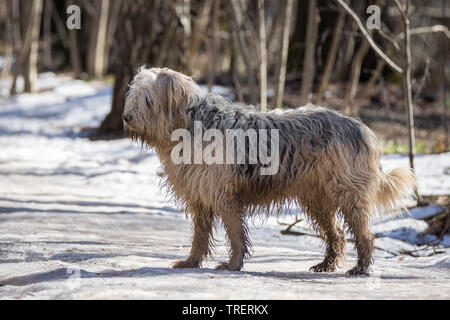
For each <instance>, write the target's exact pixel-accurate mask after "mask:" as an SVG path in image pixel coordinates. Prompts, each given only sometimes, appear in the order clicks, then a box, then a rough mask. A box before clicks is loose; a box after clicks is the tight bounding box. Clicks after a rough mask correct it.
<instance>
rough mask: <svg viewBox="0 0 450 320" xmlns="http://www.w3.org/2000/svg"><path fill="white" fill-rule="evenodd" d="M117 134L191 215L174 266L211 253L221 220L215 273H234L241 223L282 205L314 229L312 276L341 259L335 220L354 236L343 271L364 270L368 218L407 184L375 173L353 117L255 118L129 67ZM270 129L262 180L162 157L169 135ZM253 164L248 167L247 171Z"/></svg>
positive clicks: (239, 260)
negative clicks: (225, 245)
mask: <svg viewBox="0 0 450 320" xmlns="http://www.w3.org/2000/svg"><path fill="white" fill-rule="evenodd" d="M124 119H126V121H125V122H124V126H125V129H126V130H127V131H128V132H129V133H130V134H131V136H132V137H133V138H135V139H139V140H141V141H142V142H143V143H145V144H148V145H149V146H151V147H154V148H155V150H156V152H157V154H158V156H159V158H160V160H161V162H162V170H161V175H162V177H163V179H164V180H163V181H164V182H165V183H166V186H167V187H168V190H169V191H170V192H171V194H172V195H173V196H174V198H175V199H176V200H178V201H179V202H180V203H182V204H183V205H184V206H185V207H186V211H187V212H188V213H189V214H190V215H191V216H192V219H193V225H194V235H193V238H192V248H191V252H190V254H189V257H188V258H187V260H184V261H179V262H177V263H176V264H175V265H174V267H175V268H198V267H200V265H201V263H202V261H203V259H204V258H205V257H206V256H207V255H208V254H209V253H210V252H211V248H212V245H213V243H212V231H213V226H214V223H215V222H216V221H218V220H219V219H220V220H221V221H222V223H223V225H224V227H225V230H226V233H227V237H228V241H229V247H230V260H229V262H227V263H223V264H221V265H219V266H218V268H219V269H228V270H240V269H241V268H242V266H243V261H244V259H245V258H247V257H248V256H249V253H250V241H249V237H248V228H247V224H246V219H247V216H248V215H252V214H263V213H267V214H276V213H279V212H280V211H281V209H282V208H283V207H285V206H286V205H289V204H292V203H293V204H295V205H298V206H300V207H301V208H302V209H303V211H304V212H305V214H306V215H307V216H308V218H309V219H310V221H311V222H312V225H313V226H314V228H315V229H316V230H317V231H318V232H320V234H321V235H322V237H323V239H324V241H325V243H326V253H325V259H324V261H323V262H321V263H319V264H318V265H315V266H313V267H312V268H311V270H312V271H315V272H327V271H334V270H335V269H336V267H337V265H338V263H339V261H340V260H341V259H342V258H343V257H344V255H345V247H346V246H345V232H344V230H343V228H342V227H341V225H340V219H339V217H341V218H342V220H343V221H344V223H345V225H346V226H347V227H348V229H349V231H351V233H352V234H353V236H354V240H355V247H356V251H357V254H358V262H357V265H356V267H354V268H353V269H351V270H349V271H348V273H349V274H367V273H368V269H369V266H370V264H371V263H372V253H373V235H372V233H371V231H370V229H369V222H370V218H371V217H372V216H373V215H374V214H376V213H383V212H387V211H394V210H398V209H400V208H403V207H404V205H403V202H402V201H403V200H404V198H405V197H407V196H409V195H411V194H413V191H414V188H415V178H414V175H413V173H412V172H411V171H410V170H409V169H406V168H400V169H395V170H392V171H391V172H389V173H387V174H385V173H383V172H382V171H381V167H380V152H379V150H378V148H377V143H376V138H375V136H374V134H373V133H372V131H371V130H370V129H369V128H367V127H366V126H365V125H364V124H362V123H361V122H360V121H357V120H355V119H352V118H349V117H346V116H343V115H341V114H339V113H337V112H335V111H332V110H328V109H325V108H321V107H314V106H306V107H302V108H297V109H292V110H288V111H272V112H268V113H261V112H255V111H254V110H253V109H252V107H251V106H249V107H239V106H237V105H235V104H232V103H231V102H229V101H227V100H225V99H223V98H221V97H219V96H215V95H205V94H204V93H202V90H201V89H200V88H199V87H198V85H197V84H196V83H195V82H194V81H193V80H192V79H191V78H189V77H187V76H185V75H183V74H181V73H178V72H175V71H172V70H170V69H159V68H152V69H145V68H142V69H140V70H139V72H138V74H137V75H136V77H135V79H134V80H133V82H132V84H131V87H130V91H129V93H128V95H127V99H126V104H125V109H124ZM194 120H195V121H202V123H203V125H204V127H205V129H208V128H216V129H219V130H221V131H224V130H226V129H229V128H241V129H248V128H255V129H261V128H272V129H273V128H275V129H279V130H280V150H281V154H280V169H279V171H278V173H277V174H275V175H273V176H262V175H260V174H259V173H258V170H254V168H253V169H252V167H251V166H250V167H249V166H242V165H237V164H236V165H233V164H222V165H219V164H213V165H207V164H179V165H175V164H174V163H173V162H172V160H171V151H172V149H173V147H174V146H175V145H176V144H177V142H174V141H171V133H172V132H173V131H174V130H175V129H179V128H186V129H191V128H192V123H193V121H194ZM254 166H256V167H258V165H254Z"/></svg>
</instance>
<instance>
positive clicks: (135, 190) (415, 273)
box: [0, 73, 450, 299]
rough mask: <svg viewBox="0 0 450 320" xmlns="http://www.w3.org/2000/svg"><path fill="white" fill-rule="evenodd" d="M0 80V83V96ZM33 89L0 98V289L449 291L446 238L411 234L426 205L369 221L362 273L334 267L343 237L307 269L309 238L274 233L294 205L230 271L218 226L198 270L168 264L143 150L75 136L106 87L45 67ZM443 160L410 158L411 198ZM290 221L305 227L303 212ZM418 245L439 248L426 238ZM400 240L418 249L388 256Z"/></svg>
mask: <svg viewBox="0 0 450 320" xmlns="http://www.w3.org/2000/svg"><path fill="white" fill-rule="evenodd" d="M7 87H8V80H4V81H0V95H1V93H4V92H7V90H6V89H5V88H7ZM39 88H40V90H41V92H40V93H37V94H21V95H18V96H16V97H14V98H11V99H6V98H5V96H3V100H1V98H0V103H1V105H0V145H1V152H0V298H2V299H124V298H125V299H134V298H143V299H314V298H319V299H372V298H376V299H378V298H381V299H386V298H396V299H413V298H424V299H431V298H438V299H439V298H440V299H448V298H449V297H450V272H449V270H450V257H449V253H450V248H449V247H450V237H449V236H446V237H445V238H444V239H443V240H442V241H440V243H439V239H437V238H436V237H434V236H429V235H427V236H423V235H422V234H421V232H422V231H424V230H425V229H426V227H427V225H426V223H425V222H424V221H423V220H422V219H424V218H426V217H429V216H431V215H433V214H435V213H436V212H439V211H438V210H440V208H439V207H437V206H429V207H425V208H419V209H414V210H411V214H407V213H404V214H400V215H398V216H387V217H384V218H383V219H377V220H376V221H374V222H373V224H372V230H373V232H374V233H375V234H376V237H377V238H376V240H375V245H376V247H377V248H378V249H377V250H376V251H375V265H374V267H373V275H372V276H370V277H349V276H346V275H345V271H346V270H347V269H349V268H350V267H351V266H352V265H353V264H354V263H355V253H354V250H353V248H352V245H351V244H349V245H348V261H346V262H345V263H343V265H342V267H341V268H339V269H338V270H337V271H336V272H333V273H329V274H314V273H310V272H308V269H309V267H311V266H312V265H314V264H316V263H318V262H320V261H321V259H322V257H323V250H324V248H323V245H322V243H321V241H320V240H319V239H317V238H315V237H312V236H300V237H298V236H288V235H282V234H281V233H280V231H282V230H284V229H285V228H286V226H284V225H280V224H279V222H285V223H291V222H292V221H293V220H294V215H295V214H300V211H299V210H291V211H290V212H289V213H287V214H286V215H285V216H283V217H281V218H279V219H276V218H274V217H270V218H268V219H267V220H266V221H259V220H255V221H252V223H251V224H250V230H251V238H252V241H253V249H254V253H253V257H252V259H251V260H250V261H247V262H246V264H245V266H244V269H243V271H242V272H228V271H216V270H214V266H215V265H216V264H218V263H219V262H221V261H224V260H225V259H226V258H227V251H226V247H225V241H224V237H225V236H224V232H223V230H222V229H220V228H219V230H218V235H217V237H216V238H217V239H218V241H217V250H216V254H215V256H214V258H209V259H208V260H207V261H206V263H205V264H204V268H203V269H199V270H191V269H188V270H173V269H171V268H170V266H171V265H172V264H173V262H174V261H176V260H179V259H184V258H186V256H187V254H188V252H189V248H190V245H189V239H190V237H191V227H190V223H188V222H187V221H186V218H185V215H184V214H183V213H182V212H180V211H179V209H178V208H177V207H176V206H175V205H174V203H173V202H172V201H171V200H168V199H166V198H165V196H164V193H163V192H162V191H160V189H159V186H158V181H159V180H158V178H157V175H156V169H157V168H158V166H159V160H158V158H157V156H156V155H155V153H154V152H153V151H152V150H148V151H143V150H142V149H141V148H140V146H139V145H137V144H134V143H132V142H130V141H129V140H127V139H120V140H114V141H89V140H87V139H83V138H81V137H80V135H81V133H80V132H81V129H82V128H83V127H90V126H96V125H98V124H99V122H100V121H101V120H102V119H103V117H104V116H105V114H106V113H107V112H108V111H109V106H110V102H111V94H112V89H111V88H110V87H107V86H105V85H103V84H100V83H96V82H82V81H76V80H72V79H70V78H69V77H63V76H56V75H54V74H51V73H46V74H41V75H40V76H39ZM217 90H221V91H220V92H225V91H224V89H223V88H219V89H217ZM2 101H3V102H2ZM449 163H450V153H444V154H439V155H421V156H418V157H417V161H416V167H417V173H418V179H419V184H420V191H421V193H422V194H449V193H450V179H449ZM382 164H383V168H384V169H385V170H387V169H391V168H394V167H397V166H407V165H408V159H407V157H405V156H399V155H392V156H385V157H383V163H382ZM292 230H297V231H303V232H311V231H309V229H308V225H307V224H306V223H303V222H302V223H300V224H299V225H298V226H296V227H294V228H293V229H292ZM430 241H432V242H433V243H439V245H438V246H437V247H435V248H428V247H427V244H428V243H429V242H430ZM405 250H407V251H411V252H414V254H415V255H418V257H413V256H411V255H406V254H400V252H401V251H405ZM433 250H434V251H433ZM433 253H434V254H433Z"/></svg>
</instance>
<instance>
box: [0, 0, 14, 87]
mask: <svg viewBox="0 0 450 320" xmlns="http://www.w3.org/2000/svg"><path fill="white" fill-rule="evenodd" d="M0 7H1V10H5V12H6V15H5V19H6V21H5V33H4V34H3V36H4V37H3V43H4V45H5V60H4V64H3V69H2V74H1V77H2V78H3V77H6V76H8V75H9V73H10V72H11V67H12V61H13V55H14V32H13V30H14V25H13V21H12V17H13V14H12V10H13V9H12V7H11V4H9V3H7V2H6V1H5V2H2V3H0Z"/></svg>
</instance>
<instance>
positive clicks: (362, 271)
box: [345, 266, 369, 276]
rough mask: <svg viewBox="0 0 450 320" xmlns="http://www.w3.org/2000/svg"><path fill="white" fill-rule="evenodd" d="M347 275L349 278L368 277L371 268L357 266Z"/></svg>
mask: <svg viewBox="0 0 450 320" xmlns="http://www.w3.org/2000/svg"><path fill="white" fill-rule="evenodd" d="M345 274H346V275H349V276H368V275H369V268H364V267H360V266H356V267H354V268H352V269H350V270H348V271H347V272H346V273H345Z"/></svg>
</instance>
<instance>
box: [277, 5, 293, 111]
mask: <svg viewBox="0 0 450 320" xmlns="http://www.w3.org/2000/svg"><path fill="white" fill-rule="evenodd" d="M293 2H294V1H293V0H287V1H286V4H285V11H284V19H283V20H284V23H283V36H282V38H281V50H280V51H281V56H280V62H279V68H278V81H277V87H276V91H275V107H277V108H281V107H282V106H283V97H284V86H285V82H286V64H287V58H288V51H289V31H290V27H291V17H292V7H293Z"/></svg>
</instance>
